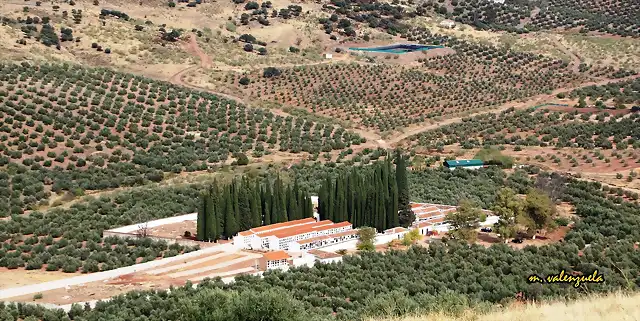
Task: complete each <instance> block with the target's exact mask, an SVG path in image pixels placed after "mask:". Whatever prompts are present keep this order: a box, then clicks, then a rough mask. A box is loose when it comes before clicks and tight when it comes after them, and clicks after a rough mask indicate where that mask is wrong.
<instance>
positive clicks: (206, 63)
mask: <svg viewBox="0 0 640 321" xmlns="http://www.w3.org/2000/svg"><path fill="white" fill-rule="evenodd" d="M557 48H558V49H560V50H562V51H563V52H565V53H566V54H568V55H570V56H571V57H572V61H571V65H572V67H573V68H572V69H574V70H575V71H578V68H579V65H580V63H581V62H582V61H581V59H580V57H578V56H577V55H576V54H575V53H573V52H571V51H570V50H568V49H567V48H565V47H564V46H562V45H558V46H557ZM185 50H187V51H188V52H190V53H192V54H193V55H195V56H197V57H198V58H199V59H200V65H195V66H190V67H188V68H185V69H183V70H181V71H179V72H177V73H176V74H174V75H173V76H171V78H170V79H169V81H170V82H172V83H174V84H176V85H180V86H184V87H188V88H193V89H197V90H201V91H206V92H209V93H212V94H214V95H217V96H220V97H223V98H225V99H229V100H234V101H236V102H239V103H241V104H244V105H247V106H248V105H249V104H248V103H249V102H248V101H246V100H245V99H243V98H242V97H239V96H235V95H230V94H227V93H222V92H217V91H213V90H211V89H209V88H204V87H200V86H196V85H193V84H190V83H188V82H185V81H184V79H183V78H184V76H185V75H187V74H188V73H190V72H194V71H197V70H200V69H207V68H210V67H211V66H212V64H213V63H212V61H211V58H210V57H209V56H208V55H207V54H206V53H205V52H204V51H203V50H202V49H201V48H200V46H198V42H197V41H196V38H195V36H194V35H191V37H190V38H189V42H188V43H187V44H186V46H185ZM346 58H347V57H346V56H344V57H342V58H339V59H337V61H336V59H332V60H322V61H317V62H314V63H309V64H305V65H304V66H312V65H320V64H327V63H335V62H338V61H343V60H345V59H346ZM355 62H356V63H359V64H370V63H366V62H361V61H355ZM295 66H301V65H297V64H283V65H278V66H275V67H277V68H289V67H295ZM639 77H640V75H634V76H629V77H625V78H619V79H605V80H601V81H597V82H587V83H582V84H580V85H578V86H574V87H565V88H559V89H556V90H554V91H553V92H552V93H551V94H541V95H537V96H533V97H530V98H529V99H527V101H525V102H508V103H506V104H503V105H501V106H499V107H497V108H493V109H491V110H484V111H479V112H476V113H472V114H468V115H465V116H459V117H452V118H448V119H445V120H443V121H440V122H437V123H427V124H418V125H414V126H409V127H407V128H405V130H404V131H403V132H401V133H394V134H393V135H392V136H391V137H390V138H388V139H386V140H383V139H382V137H381V136H380V135H379V134H377V133H375V132H373V131H369V130H366V129H360V128H349V130H350V131H352V132H355V133H357V134H358V135H360V136H361V137H364V138H366V139H367V143H366V144H363V145H361V146H363V147H380V148H384V149H389V148H393V147H395V146H397V145H398V144H400V143H403V142H404V141H405V140H406V139H408V138H411V137H412V136H415V135H417V134H420V133H422V132H425V131H428V130H433V129H436V128H438V127H441V126H445V125H450V124H453V123H456V122H459V121H461V120H462V118H466V117H473V116H476V115H479V114H484V113H489V112H493V113H499V112H503V111H505V110H507V109H509V108H511V107H514V108H516V109H525V108H528V107H531V106H535V105H537V104H541V103H545V102H547V101H549V100H552V99H554V98H555V97H556V95H557V94H559V93H561V92H567V91H572V90H575V89H580V88H584V87H589V86H593V85H596V86H601V85H606V84H610V83H614V82H621V81H626V80H631V79H636V78H639ZM269 110H270V111H271V112H272V113H274V114H275V115H280V116H283V117H287V116H290V114H288V113H286V112H284V111H282V110H281V109H277V108H270V109H269Z"/></svg>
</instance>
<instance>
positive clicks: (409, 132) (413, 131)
mask: <svg viewBox="0 0 640 321" xmlns="http://www.w3.org/2000/svg"><path fill="white" fill-rule="evenodd" d="M639 77H640V75H634V76H629V77H625V78H619V79H606V80H602V81H598V82H588V83H583V84H581V85H579V86H575V87H570V88H559V89H556V90H554V91H553V92H552V93H551V94H542V95H538V96H534V97H532V98H530V99H528V100H527V101H526V102H519V103H514V102H510V103H506V104H504V105H502V106H500V107H498V108H494V109H491V110H486V111H481V112H477V113H473V114H469V115H465V116H460V117H454V118H449V119H446V120H443V121H440V122H438V123H435V124H428V125H418V126H414V127H408V128H407V129H406V131H405V132H403V133H400V134H396V135H394V136H393V137H392V138H390V139H388V140H387V143H388V144H390V145H395V144H398V143H401V142H403V141H404V140H405V139H407V138H410V137H411V136H414V135H417V134H420V133H422V132H425V131H428V130H432V129H436V128H438V127H441V126H445V125H450V124H453V123H456V122H459V121H461V120H462V118H467V117H474V116H476V115H480V114H485V113H499V112H503V111H505V110H507V109H509V108H511V107H514V108H516V109H526V108H529V107H531V106H535V105H537V104H540V103H544V102H547V101H549V100H552V99H554V98H555V97H556V95H557V94H559V93H561V92H566V91H572V90H575V89H580V88H585V87H589V86H594V85H595V86H602V85H607V84H610V83H616V82H622V81H626V80H631V79H636V78H639Z"/></svg>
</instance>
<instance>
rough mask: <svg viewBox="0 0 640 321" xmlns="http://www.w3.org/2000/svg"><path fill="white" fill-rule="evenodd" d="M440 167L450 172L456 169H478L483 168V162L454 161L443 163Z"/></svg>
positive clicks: (471, 160) (475, 160) (474, 160)
mask: <svg viewBox="0 0 640 321" xmlns="http://www.w3.org/2000/svg"><path fill="white" fill-rule="evenodd" d="M442 165H443V166H444V167H446V168H448V169H450V170H454V169H456V168H464V169H478V168H482V167H484V162H483V161H481V160H479V159H454V160H448V161H444V163H443V164H442Z"/></svg>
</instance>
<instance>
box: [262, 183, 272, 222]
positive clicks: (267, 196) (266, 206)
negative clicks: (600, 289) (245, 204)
mask: <svg viewBox="0 0 640 321" xmlns="http://www.w3.org/2000/svg"><path fill="white" fill-rule="evenodd" d="M272 196H273V194H272V193H271V185H270V184H269V182H267V184H265V190H264V193H263V194H262V200H263V203H262V215H263V218H264V225H269V224H273V223H275V222H272V221H271V203H272V199H271V198H272Z"/></svg>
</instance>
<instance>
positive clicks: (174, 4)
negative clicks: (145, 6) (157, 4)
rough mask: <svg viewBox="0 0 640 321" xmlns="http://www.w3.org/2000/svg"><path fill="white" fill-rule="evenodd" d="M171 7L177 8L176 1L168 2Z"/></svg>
mask: <svg viewBox="0 0 640 321" xmlns="http://www.w3.org/2000/svg"><path fill="white" fill-rule="evenodd" d="M168 6H169V8H175V7H176V3H175V2H173V1H169V3H168Z"/></svg>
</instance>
